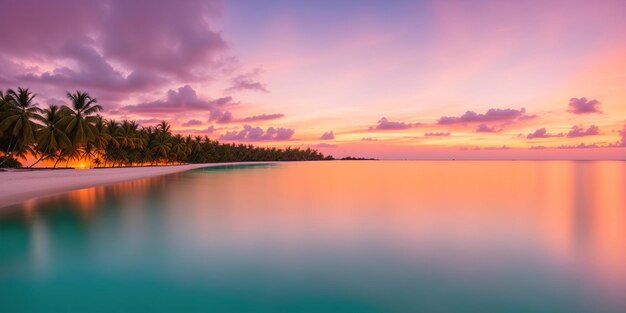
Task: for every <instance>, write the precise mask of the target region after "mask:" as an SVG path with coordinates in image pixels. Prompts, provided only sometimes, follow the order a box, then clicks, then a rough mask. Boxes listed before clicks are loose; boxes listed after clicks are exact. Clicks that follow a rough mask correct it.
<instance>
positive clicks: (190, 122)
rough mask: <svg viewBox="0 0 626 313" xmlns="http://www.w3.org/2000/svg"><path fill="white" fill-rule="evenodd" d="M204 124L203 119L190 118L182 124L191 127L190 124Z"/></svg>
mask: <svg viewBox="0 0 626 313" xmlns="http://www.w3.org/2000/svg"><path fill="white" fill-rule="evenodd" d="M199 125H202V121H200V120H193V119H192V120H188V121H187V122H185V123H183V124H182V125H181V126H184V127H189V126H199Z"/></svg>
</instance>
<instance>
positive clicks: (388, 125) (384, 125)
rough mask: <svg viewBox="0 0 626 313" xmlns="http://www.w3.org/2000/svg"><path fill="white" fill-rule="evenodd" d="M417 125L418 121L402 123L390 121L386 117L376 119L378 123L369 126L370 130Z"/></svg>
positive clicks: (394, 128)
mask: <svg viewBox="0 0 626 313" xmlns="http://www.w3.org/2000/svg"><path fill="white" fill-rule="evenodd" d="M417 125H419V124H418V123H404V122H392V121H390V120H388V119H387V118H386V117H383V118H381V119H380V120H378V124H377V125H376V126H371V127H370V128H369V129H370V130H399V129H408V128H411V127H414V126H417Z"/></svg>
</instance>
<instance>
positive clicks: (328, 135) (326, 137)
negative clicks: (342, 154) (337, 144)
mask: <svg viewBox="0 0 626 313" xmlns="http://www.w3.org/2000/svg"><path fill="white" fill-rule="evenodd" d="M320 139H321V140H333V139H335V133H333V131H332V130H331V131H329V132H325V133H323V134H322V136H321V137H320Z"/></svg>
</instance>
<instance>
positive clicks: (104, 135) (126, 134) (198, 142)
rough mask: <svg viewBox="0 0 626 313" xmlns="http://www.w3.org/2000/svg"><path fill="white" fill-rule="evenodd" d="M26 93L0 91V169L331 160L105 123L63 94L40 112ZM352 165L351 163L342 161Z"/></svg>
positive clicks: (81, 98) (78, 95)
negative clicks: (25, 162) (24, 163)
mask: <svg viewBox="0 0 626 313" xmlns="http://www.w3.org/2000/svg"><path fill="white" fill-rule="evenodd" d="M35 97H36V95H35V94H34V93H32V92H31V91H30V90H29V89H24V88H18V89H17V90H12V89H8V90H7V91H6V92H2V91H1V90H0V152H2V156H0V167H12V168H18V167H22V164H21V163H20V162H19V161H18V160H19V159H22V160H25V159H26V158H27V157H28V156H34V158H35V161H34V162H33V163H32V164H30V165H29V166H28V167H29V168H32V167H33V166H35V165H37V164H40V162H48V163H49V164H51V165H52V167H53V168H57V167H60V166H62V167H69V164H70V162H72V161H85V162H88V163H89V164H92V165H93V166H95V167H126V166H144V165H172V164H184V163H218V162H253V161H312V160H334V158H333V157H332V156H330V155H329V156H325V155H323V154H322V153H320V152H319V151H317V150H315V149H311V148H306V149H301V148H285V149H279V148H266V147H256V146H253V145H246V144H234V143H221V142H219V141H217V140H211V139H210V138H209V137H208V136H195V137H192V136H189V135H188V136H182V135H181V134H173V133H172V131H171V125H170V124H169V123H168V122H167V121H161V122H160V123H159V124H158V125H157V126H154V127H153V126H148V127H142V126H141V125H139V124H138V123H137V122H135V121H132V120H122V121H116V120H113V119H108V120H107V119H104V118H103V117H102V116H101V115H100V114H99V113H100V111H102V109H103V108H102V106H101V105H99V104H98V103H97V100H96V99H95V98H93V97H92V96H90V95H89V93H87V92H81V91H76V92H75V93H70V92H67V98H68V100H69V102H70V105H69V106H67V105H62V106H58V105H49V106H48V107H47V108H45V109H41V108H39V107H38V106H37V104H36V103H35V101H34V99H35ZM345 159H346V160H353V159H356V158H345Z"/></svg>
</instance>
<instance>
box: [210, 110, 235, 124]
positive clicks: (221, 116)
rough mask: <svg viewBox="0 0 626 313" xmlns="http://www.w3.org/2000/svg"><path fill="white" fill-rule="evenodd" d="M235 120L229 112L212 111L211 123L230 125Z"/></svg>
mask: <svg viewBox="0 0 626 313" xmlns="http://www.w3.org/2000/svg"><path fill="white" fill-rule="evenodd" d="M234 120H235V119H234V118H233V114H232V113H230V112H229V111H226V112H222V111H220V110H212V111H211V114H210V115H209V122H216V123H218V124H225V123H230V122H233V121H234Z"/></svg>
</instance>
